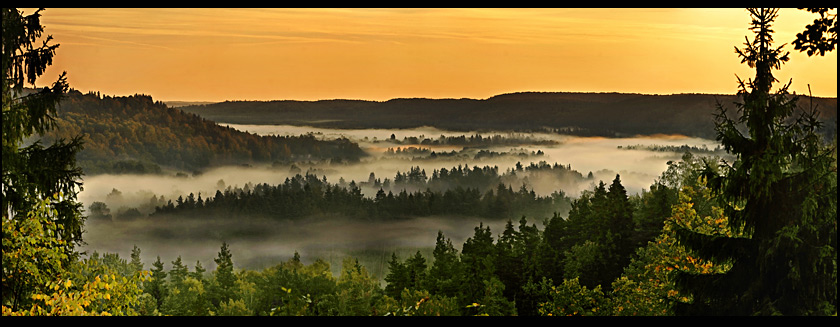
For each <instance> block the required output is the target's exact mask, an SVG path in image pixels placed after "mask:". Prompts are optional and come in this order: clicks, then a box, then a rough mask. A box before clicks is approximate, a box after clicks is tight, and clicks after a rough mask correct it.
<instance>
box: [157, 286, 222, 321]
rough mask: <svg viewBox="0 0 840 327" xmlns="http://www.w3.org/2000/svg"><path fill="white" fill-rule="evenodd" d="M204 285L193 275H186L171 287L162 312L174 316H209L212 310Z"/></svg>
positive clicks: (161, 309)
mask: <svg viewBox="0 0 840 327" xmlns="http://www.w3.org/2000/svg"><path fill="white" fill-rule="evenodd" d="M211 308H212V307H211V306H210V301H209V299H208V298H207V292H205V289H204V285H203V284H202V283H201V282H200V281H198V280H196V279H195V278H192V277H186V278H185V279H183V280H182V281H180V282H179V283H177V284H173V286H172V288H170V289H169V294H168V295H167V296H166V299H165V300H164V301H163V305H162V306H161V308H160V312H161V313H163V314H164V315H173V316H207V315H209V314H210V312H211Z"/></svg>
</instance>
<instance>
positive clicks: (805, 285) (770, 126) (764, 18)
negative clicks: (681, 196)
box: [678, 9, 837, 315]
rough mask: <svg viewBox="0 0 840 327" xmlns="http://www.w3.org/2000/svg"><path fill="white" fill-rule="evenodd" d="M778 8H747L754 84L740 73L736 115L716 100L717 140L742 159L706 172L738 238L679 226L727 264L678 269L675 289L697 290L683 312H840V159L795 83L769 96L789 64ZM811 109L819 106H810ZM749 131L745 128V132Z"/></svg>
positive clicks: (747, 52)
mask: <svg viewBox="0 0 840 327" xmlns="http://www.w3.org/2000/svg"><path fill="white" fill-rule="evenodd" d="M777 12H778V10H777V9H749V13H750V14H751V16H752V23H751V27H750V29H751V30H752V31H753V32H754V33H755V38H754V39H753V40H752V41H749V39H748V40H747V42H746V43H745V48H743V49H739V48H737V47H736V49H735V50H736V53H737V54H738V55H739V56H740V57H741V59H742V63H747V64H748V65H749V66H750V67H751V68H755V70H756V75H755V79H754V80H749V81H746V82H745V81H742V80H740V79H739V83H740V85H741V90H740V91H739V93H738V95H739V96H740V97H741V101H742V102H740V103H736V104H735V105H736V106H737V108H738V114H739V116H738V117H736V118H735V119H732V118H730V117H728V116H727V113H726V110H725V108H724V106H723V105H720V104H719V105H718V110H719V113H718V115H717V116H716V130H717V139H718V140H719V141H720V142H721V143H722V144H723V146H724V147H725V149H726V150H727V151H728V152H730V153H732V154H734V155H735V156H736V159H735V161H734V162H733V163H732V164H731V165H730V164H728V163H726V162H722V163H721V165H720V166H721V167H720V168H721V171H722V174H717V173H715V172H714V169H713V167H708V168H707V169H706V172H705V173H704V175H705V176H706V178H707V179H708V181H709V185H710V187H711V188H712V189H713V190H714V191H715V192H716V194H717V195H718V197H719V200H720V201H719V204H720V205H722V206H723V207H724V210H725V213H726V215H727V216H728V217H729V227H730V228H731V229H733V230H736V231H740V234H741V235H742V236H741V237H727V236H726V235H705V234H698V233H693V232H691V231H690V230H687V229H681V230H679V233H678V237H679V239H680V241H681V243H683V244H685V245H686V246H687V247H688V248H690V249H692V250H693V251H695V252H696V253H697V254H698V255H699V256H701V257H702V258H705V259H711V260H713V261H714V262H718V263H720V262H731V265H732V268H731V269H729V270H728V271H726V272H725V273H723V274H718V275H696V274H690V273H687V272H685V273H682V274H680V276H679V277H680V278H679V280H678V285H679V286H680V288H681V289H682V290H684V291H687V292H688V293H690V294H692V295H693V298H694V300H693V303H692V304H691V305H688V306H684V307H680V308H679V312H681V313H685V314H704V315H709V314H721V315H754V314H755V315H770V314H783V315H823V314H836V312H837V302H836V295H837V275H836V271H837V267H836V258H837V251H836V244H837V211H836V210H837V209H836V201H837V184H836V180H837V159H836V149H834V148H833V146H831V147H828V146H826V145H825V144H823V140H822V138H821V136H820V135H819V134H818V133H817V130H818V128H819V127H820V123H819V122H818V120H817V117H816V114H815V111H813V110H811V111H803V112H800V113H799V114H798V115H795V111H796V109H797V97H796V96H795V95H791V94H788V92H787V89H788V86H789V85H790V83H788V84H787V85H782V86H781V87H780V88H779V89H778V90H777V91H775V92H771V89H772V85H773V83H774V82H776V81H777V80H776V78H775V77H774V76H773V74H772V71H773V70H777V69H780V67H781V65H782V64H783V63H784V62H786V61H788V59H789V57H788V53H787V52H783V50H782V48H783V46H780V47H773V38H772V32H773V30H772V29H771V26H772V23H773V22H774V20H775V19H776V17H777ZM812 109H813V108H812ZM744 130H746V131H747V132H748V134H744V133H742V131H744Z"/></svg>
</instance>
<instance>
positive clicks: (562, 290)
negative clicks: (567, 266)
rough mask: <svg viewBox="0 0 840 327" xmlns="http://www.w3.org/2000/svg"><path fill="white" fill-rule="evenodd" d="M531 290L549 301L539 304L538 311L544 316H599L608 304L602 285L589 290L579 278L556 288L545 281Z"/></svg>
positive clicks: (568, 280) (534, 285) (533, 286)
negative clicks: (581, 283)
mask: <svg viewBox="0 0 840 327" xmlns="http://www.w3.org/2000/svg"><path fill="white" fill-rule="evenodd" d="M531 288H532V290H531V291H532V292H537V293H541V294H544V295H545V296H546V297H548V299H549V300H548V301H546V302H543V303H540V304H539V309H538V311H539V314H540V315H543V316H597V315H602V314H603V312H602V311H603V310H602V309H601V307H602V306H604V305H605V304H606V300H605V298H604V292H602V291H601V287H600V285H599V286H596V287H595V288H593V289H588V288H587V287H586V286H582V285H580V283H579V282H578V279H577V278H574V279H566V280H563V282H562V283H560V284H559V285H556V286H555V285H553V283H552V282H551V280H547V279H543V280H542V281H541V282H540V283H539V284H533V285H532V286H531Z"/></svg>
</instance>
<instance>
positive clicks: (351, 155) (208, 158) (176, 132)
mask: <svg viewBox="0 0 840 327" xmlns="http://www.w3.org/2000/svg"><path fill="white" fill-rule="evenodd" d="M55 118H56V123H57V128H56V129H54V130H53V131H51V132H49V133H48V134H47V135H45V136H44V138H45V139H47V140H54V139H57V138H65V139H69V138H72V137H74V136H76V135H82V134H83V135H85V138H84V142H85V146H84V149H83V150H82V151H81V153H79V155H78V156H77V160H78V162H79V165H80V166H81V167H82V169H83V170H84V171H85V173H86V174H97V173H106V172H114V173H122V172H131V173H145V172H160V171H161V168H163V169H166V168H171V169H175V170H182V171H187V172H195V171H200V170H202V169H204V168H207V167H210V166H216V165H231V164H240V165H241V164H253V163H273V162H293V161H297V160H328V159H333V158H340V159H341V160H351V161H352V160H358V159H359V158H360V157H362V156H364V155H365V153H364V151H362V150H361V149H360V148H359V147H358V145H357V144H355V143H352V142H350V141H349V140H346V139H342V140H335V141H322V140H316V139H315V138H314V137H313V136H311V135H302V136H294V137H289V136H258V135H255V134H250V133H245V132H241V131H238V130H235V129H233V128H229V127H223V126H219V125H217V124H216V123H214V122H212V121H209V120H207V119H204V118H201V117H199V116H197V115H194V114H190V113H185V112H183V111H181V110H179V109H176V108H172V107H169V106H167V105H165V104H163V103H162V102H159V101H158V102H155V101H153V100H152V98H151V97H150V96H147V95H134V96H128V97H109V96H104V97H100V96H99V95H98V94H81V93H80V92H78V91H71V92H69V94H68V96H67V97H66V98H65V99H64V100H62V102H61V104H60V107H59V109H58V117H55Z"/></svg>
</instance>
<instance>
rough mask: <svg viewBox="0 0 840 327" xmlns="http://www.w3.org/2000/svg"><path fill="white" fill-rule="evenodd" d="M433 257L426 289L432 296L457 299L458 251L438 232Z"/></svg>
mask: <svg viewBox="0 0 840 327" xmlns="http://www.w3.org/2000/svg"><path fill="white" fill-rule="evenodd" d="M432 256H433V259H434V260H433V261H432V265H431V267H430V268H429V272H428V275H427V276H426V286H425V289H427V290H429V292H430V293H432V294H437V295H442V296H446V297H449V298H455V297H456V296H457V294H458V290H459V287H460V286H459V285H460V280H459V278H460V277H461V272H460V268H461V264H460V263H461V262H460V258H459V255H458V250H457V249H455V247H454V246H453V245H452V241H451V240H450V239H448V238H445V237H444V236H443V232H441V231H438V234H437V238H436V241H435V249H434V251H433V252H432ZM389 285H390V283H389ZM387 287H388V286H386V288H387Z"/></svg>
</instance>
